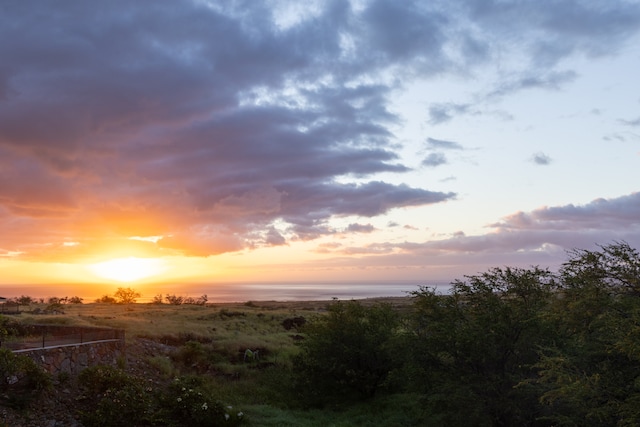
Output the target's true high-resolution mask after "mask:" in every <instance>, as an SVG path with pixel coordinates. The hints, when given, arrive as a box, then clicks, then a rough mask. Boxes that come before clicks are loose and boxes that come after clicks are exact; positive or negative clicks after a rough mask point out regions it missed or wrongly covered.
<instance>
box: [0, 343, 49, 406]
mask: <svg viewBox="0 0 640 427" xmlns="http://www.w3.org/2000/svg"><path fill="white" fill-rule="evenodd" d="M51 384H52V381H51V376H50V375H49V374H48V373H46V372H45V371H44V370H43V369H42V368H41V367H39V366H38V365H37V364H36V363H35V362H34V361H33V360H31V359H29V358H28V357H27V356H22V355H19V354H14V353H12V352H11V351H10V350H8V349H6V348H0V401H1V402H2V403H4V404H6V405H7V406H10V407H14V408H23V407H25V406H27V405H28V404H29V403H30V402H31V401H32V400H33V399H35V398H37V397H38V396H39V395H40V394H41V393H42V392H43V391H45V390H47V389H48V388H50V387H51Z"/></svg>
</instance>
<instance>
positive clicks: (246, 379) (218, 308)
mask: <svg viewBox="0 0 640 427" xmlns="http://www.w3.org/2000/svg"><path fill="white" fill-rule="evenodd" d="M328 303H329V302H320V301H313V302H300V303H296V302H291V303H280V302H255V301H253V302H251V303H244V304H241V303H238V304H210V305H207V306H195V305H179V306H176V305H168V304H163V305H152V304H131V305H117V304H97V303H90V304H77V305H65V306H64V314H56V315H39V314H31V313H28V312H26V310H25V311H23V313H22V314H21V315H20V317H19V319H20V321H21V322H24V323H31V324H34V323H38V324H43V323H44V324H47V323H48V324H65V325H81V326H99V327H113V328H120V329H124V330H125V332H126V337H127V342H128V343H133V342H135V340H136V339H137V338H140V337H143V338H146V339H151V340H154V341H157V342H162V343H166V344H169V345H171V346H173V348H174V350H173V351H172V352H171V354H170V355H169V356H170V357H167V356H165V355H153V356H147V357H146V358H145V362H146V364H147V365H148V367H149V368H148V369H151V370H153V371H155V372H156V374H157V377H159V378H163V379H164V380H166V381H170V380H172V379H173V378H176V377H178V376H180V375H189V374H197V375H203V376H205V377H206V380H207V382H208V384H209V387H210V388H211V389H212V390H214V393H215V395H216V396H217V398H218V399H219V400H221V401H224V402H230V403H232V404H233V406H234V408H238V409H239V410H242V411H243V412H244V413H245V414H246V417H247V424H248V425H251V426H278V427H282V426H302V427H304V426H318V427H320V426H322V427H326V426H336V427H338V426H383V427H384V426H398V425H402V426H411V425H415V424H412V423H414V422H415V420H417V419H419V414H415V413H414V412H412V410H411V408H415V407H419V405H416V402H415V398H414V397H412V396H404V395H403V396H399V397H398V396H390V397H380V398H378V399H376V400H375V401H373V402H365V403H361V404H356V405H350V406H344V407H335V408H332V409H331V410H303V409H299V408H296V407H295V406H294V405H291V403H292V402H293V401H294V400H295V396H292V394H291V390H288V389H287V387H288V386H287V384H289V381H288V379H290V378H291V375H292V372H291V367H292V363H291V360H292V357H293V356H294V355H295V354H297V352H298V348H297V345H296V340H295V339H294V337H295V336H296V335H298V336H299V335H300V332H299V331H297V330H296V329H295V328H294V329H291V330H286V329H285V328H284V327H283V325H282V323H283V321H284V320H285V319H287V318H292V317H297V316H303V317H305V318H306V319H308V320H310V319H312V318H314V317H316V316H322V315H323V313H324V312H325V307H326V305H327V304H328ZM35 307H37V306H36V305H34V306H32V308H35ZM189 341H195V343H189ZM246 349H253V350H255V349H259V350H260V355H261V357H260V360H259V361H258V362H251V363H245V362H244V361H243V355H244V351H245V350H246Z"/></svg>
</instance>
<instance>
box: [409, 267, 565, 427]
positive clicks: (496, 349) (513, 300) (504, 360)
mask: <svg viewBox="0 0 640 427" xmlns="http://www.w3.org/2000/svg"><path fill="white" fill-rule="evenodd" d="M555 288H556V282H555V279H554V276H553V274H551V273H550V272H549V271H547V270H543V269H540V268H537V267H534V268H532V269H515V268H505V269H501V268H495V269H492V270H490V271H488V272H486V273H483V274H481V275H477V276H467V278H466V280H464V281H461V280H458V281H455V282H454V283H453V288H452V292H451V294H448V295H438V294H436V293H435V291H434V290H432V289H428V288H421V289H420V290H419V291H417V292H414V293H413V298H414V309H415V313H414V316H413V322H412V330H413V333H414V340H413V345H412V349H413V351H412V354H413V360H412V361H410V362H409V371H410V372H411V373H412V375H413V381H412V382H413V384H414V389H415V390H417V391H419V392H421V393H423V394H424V395H425V404H426V411H427V412H428V413H430V414H432V415H431V419H432V422H433V423H434V424H440V425H449V426H466V425H477V426H509V425H520V426H535V425H543V424H539V423H538V420H537V419H538V417H539V416H541V415H542V411H543V410H544V409H545V408H544V407H542V406H541V405H540V404H539V403H538V401H537V395H536V390H534V389H533V388H534V387H532V386H528V381H529V380H531V379H535V378H537V370H536V369H535V368H534V365H535V363H536V362H537V361H538V349H539V347H540V346H544V345H548V344H549V343H551V342H552V340H553V336H554V335H553V330H552V328H551V326H552V325H551V323H550V322H548V321H547V316H546V311H547V310H548V306H549V304H550V301H551V300H552V298H553V294H554V290H555Z"/></svg>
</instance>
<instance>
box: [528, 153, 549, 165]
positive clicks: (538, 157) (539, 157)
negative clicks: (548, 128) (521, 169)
mask: <svg viewBox="0 0 640 427" xmlns="http://www.w3.org/2000/svg"><path fill="white" fill-rule="evenodd" d="M531 161H532V162H533V163H535V164H536V165H541V166H546V165H549V164H551V162H552V160H551V157H549V156H548V155H546V154H545V153H542V152H538V153H535V154H534V155H533V156H531Z"/></svg>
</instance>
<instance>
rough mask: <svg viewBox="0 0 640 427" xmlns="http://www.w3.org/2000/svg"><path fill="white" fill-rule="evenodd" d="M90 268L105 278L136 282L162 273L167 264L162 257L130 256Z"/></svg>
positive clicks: (93, 265)
mask: <svg viewBox="0 0 640 427" xmlns="http://www.w3.org/2000/svg"><path fill="white" fill-rule="evenodd" d="M89 270H90V271H91V272H93V273H94V274H95V275H96V276H98V277H100V278H103V279H111V280H117V281H118V282H134V281H136V280H140V279H145V278H147V277H151V276H157V275H159V274H161V273H162V272H163V271H164V270H165V266H164V263H163V261H162V260H160V259H153V258H149V259H145V258H136V257H128V258H116V259H112V260H109V261H103V262H100V263H97V264H92V265H90V266H89Z"/></svg>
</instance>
